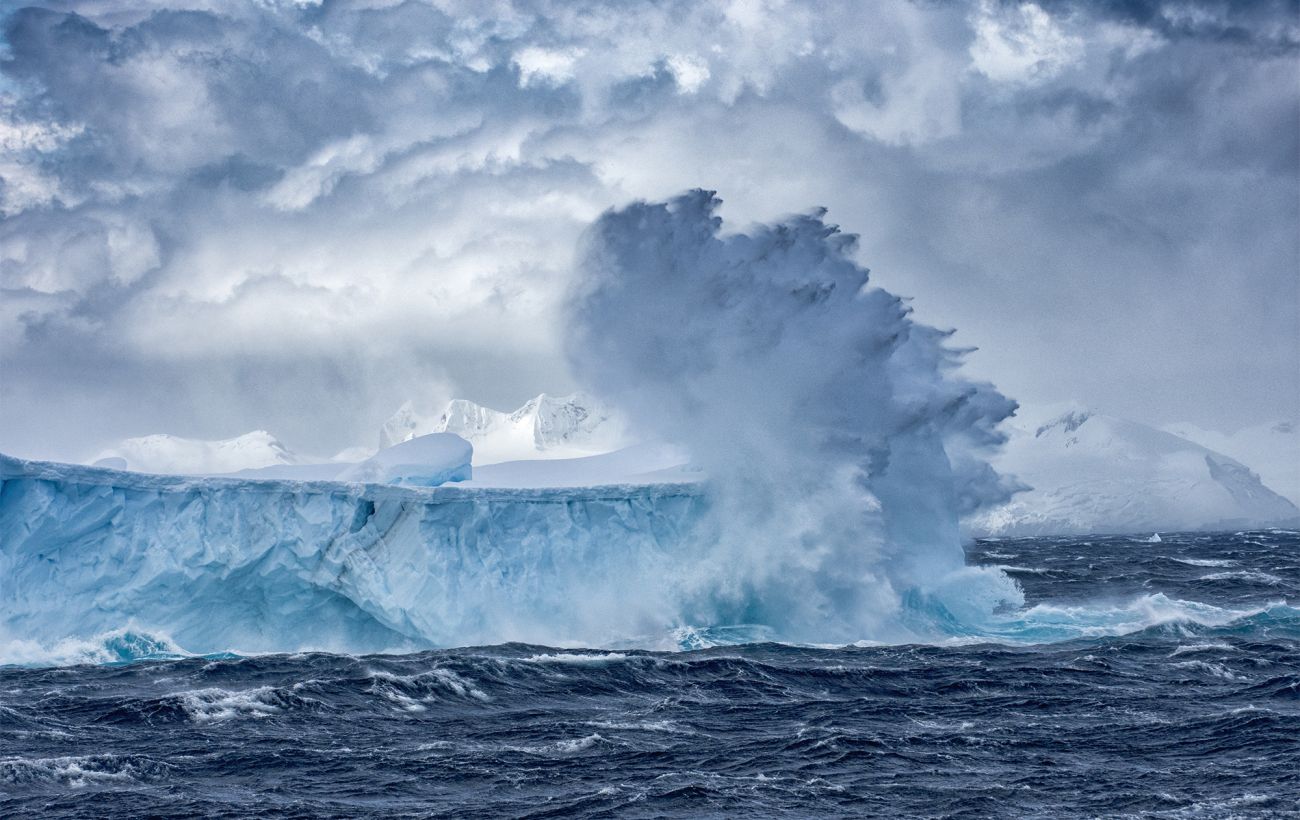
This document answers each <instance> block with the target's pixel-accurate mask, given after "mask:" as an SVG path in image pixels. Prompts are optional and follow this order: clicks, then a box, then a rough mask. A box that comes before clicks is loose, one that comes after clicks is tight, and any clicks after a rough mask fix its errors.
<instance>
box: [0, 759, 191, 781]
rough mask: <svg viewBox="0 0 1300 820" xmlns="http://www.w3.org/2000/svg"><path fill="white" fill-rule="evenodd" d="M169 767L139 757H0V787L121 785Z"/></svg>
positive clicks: (152, 776)
mask: <svg viewBox="0 0 1300 820" xmlns="http://www.w3.org/2000/svg"><path fill="white" fill-rule="evenodd" d="M170 768H171V767H170V766H169V765H168V764H166V763H161V762H159V761H156V760H152V759H150V758H147V757H143V756H141V755H114V754H100V755H74V756H67V757H3V758H0V784H6V783H7V784H10V785H14V786H21V785H24V784H30V783H58V784H61V785H64V786H67V787H69V788H73V789H80V788H85V787H86V786H90V785H99V784H113V785H122V784H129V783H138V782H142V781H147V780H156V779H159V778H162V777H165V776H166V775H167V773H168V770H169V769H170Z"/></svg>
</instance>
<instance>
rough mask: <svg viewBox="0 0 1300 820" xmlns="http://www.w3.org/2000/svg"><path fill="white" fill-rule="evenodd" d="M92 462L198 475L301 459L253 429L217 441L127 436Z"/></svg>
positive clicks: (163, 434) (147, 470)
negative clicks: (240, 434)
mask: <svg viewBox="0 0 1300 820" xmlns="http://www.w3.org/2000/svg"><path fill="white" fill-rule="evenodd" d="M94 461H95V462H96V463H99V464H101V466H105V467H112V468H114V469H122V470H136V471H138V472H142V473H167V474H172V475H182V474H188V475H202V474H206V473H233V472H236V471H238V470H248V469H256V468H259V467H271V466H276V465H285V464H300V463H302V461H303V459H301V458H299V457H298V456H297V455H296V454H294V453H293V452H291V451H290V450H289V448H287V447H285V446H284V445H283V444H282V443H280V441H279V439H277V438H276V437H275V436H273V435H271V434H270V433H268V432H267V431H265V430H254V431H252V432H251V433H245V434H244V435H242V436H236V437H235V438H229V439H221V440H218V441H205V440H202V439H192V438H181V437H180V436H172V435H168V434H166V433H158V434H155V435H150V436H140V437H138V438H128V439H124V440H123V441H121V442H119V443H118V444H117V445H115V446H113V447H110V448H108V449H106V450H104V451H102V452H101V453H100V454H99V455H98V456H96V457H95V459H94Z"/></svg>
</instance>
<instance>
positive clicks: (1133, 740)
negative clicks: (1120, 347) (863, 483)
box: [0, 530, 1300, 818]
mask: <svg viewBox="0 0 1300 820" xmlns="http://www.w3.org/2000/svg"><path fill="white" fill-rule="evenodd" d="M967 560H968V562H969V563H970V564H973V565H979V566H987V567H1001V568H1003V570H1004V571H1005V572H1007V573H1008V574H1010V575H1011V576H1012V577H1014V578H1015V579H1016V580H1017V581H1019V583H1020V585H1021V586H1022V588H1023V590H1024V593H1025V598H1026V607H1027V610H1026V615H1025V617H1024V618H1022V619H1019V620H1016V621H1015V623H1017V624H1020V626H1019V627H1018V628H1008V629H1006V630H1002V631H999V632H996V633H989V634H969V635H961V636H958V637H953V638H951V639H949V640H947V641H945V642H942V643H940V644H938V645H920V644H913V645H872V644H870V643H863V644H862V645H854V646H847V647H809V646H789V645H783V644H775V643H745V644H735V645H715V646H708V644H709V643H716V641H711V640H709V639H708V635H707V633H701V634H696V635H694V636H692V637H691V638H690V639H689V640H686V641H685V643H684V645H701V646H705V647H706V648H701V649H696V650H690V651H677V652H648V651H639V650H634V649H618V650H616V651H610V650H608V649H600V650H595V649H592V650H584V649H573V648H564V649H557V648H553V647H545V646H532V645H521V644H505V645H499V646H487V647H468V648H459V649H448V650H441V651H430V652H421V653H415V654H408V655H373V656H360V657H357V656H347V655H330V654H295V655H264V656H256V657H237V656H209V657H184V658H176V657H169V656H167V655H165V654H157V655H150V654H149V652H147V651H146V652H143V653H141V652H139V651H136V650H138V649H139V646H135V647H134V648H133V647H132V646H130V644H131V642H132V636H130V635H124V636H122V641H123V652H122V657H123V658H130V660H125V661H123V662H117V663H106V664H98V665H76V666H61V667H52V668H33V667H5V668H0V817H5V818H14V817H42V818H44V817H86V818H137V817H294V818H297V817H301V818H321V817H431V816H449V817H701V816H723V817H739V816H744V817H843V816H880V815H889V816H894V817H1008V816H1015V817H1081V816H1084V817H1096V816H1102V817H1152V818H1201V817H1204V818H1223V817H1300V609H1298V608H1297V602H1300V533H1295V532H1287V531H1278V530H1271V531H1256V532H1237V533H1219V534H1204V533H1189V534H1181V535H1171V534H1162V536H1161V538H1160V540H1158V541H1157V540H1156V539H1154V538H1151V537H1150V533H1146V534H1143V535H1141V536H1130V537H1124V536H1108V537H1098V536H1092V537H1068V538H1025V539H1002V540H983V541H978V542H975V543H973V544H971V545H969V546H968V547H967ZM142 640H143V639H142ZM692 642H693V643H692ZM145 648H146V649H147V646H146V647H145Z"/></svg>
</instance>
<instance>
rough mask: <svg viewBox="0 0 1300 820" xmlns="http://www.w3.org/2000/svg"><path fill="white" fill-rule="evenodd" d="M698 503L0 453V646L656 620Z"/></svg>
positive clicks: (553, 631)
mask: <svg viewBox="0 0 1300 820" xmlns="http://www.w3.org/2000/svg"><path fill="white" fill-rule="evenodd" d="M706 505H707V502H706V500H705V498H704V496H703V494H702V493H701V491H700V489H699V487H698V486H696V485H692V484H645V485H624V486H608V487H591V488H582V489H573V488H568V489H563V490H558V489H554V490H548V489H536V490H527V489H503V488H465V487H458V486H455V485H449V486H443V487H432V488H424V487H409V488H408V487H397V486H385V485H376V484H357V483H343V482H300V481H275V480H245V479H238V478H202V479H195V478H183V477H173V476H157V475H143V474H138V473H126V472H119V471H115V470H106V469H98V468H93V467H82V466H74V465H66V464H53V463H48V462H33V461H23V460H19V459H14V458H10V457H6V456H0V579H3V581H2V583H3V590H2V591H0V594H2V596H3V600H4V606H3V609H0V618H2V619H3V620H0V650H3V648H4V647H5V645H6V644H7V645H10V646H13V645H15V644H16V643H23V644H26V645H28V646H30V645H31V644H33V643H34V644H39V645H46V646H49V645H53V644H54V643H56V642H59V641H62V640H65V639H69V638H79V639H85V638H90V637H93V636H95V635H96V634H100V633H105V632H109V631H112V630H117V629H121V628H123V627H126V626H133V627H134V628H136V629H138V630H140V631H142V632H147V633H150V634H164V635H168V636H170V638H171V639H172V640H174V641H175V643H176V644H177V645H179V646H180V647H182V648H184V649H185V650H188V651H192V652H213V651H225V650H231V649H233V650H240V651H293V650H300V649H309V648H317V649H329V650H334V651H380V650H385V649H411V648H418V647H425V646H431V645H447V644H458V645H465V644H472V643H475V642H487V641H501V640H534V641H541V640H545V641H547V642H549V643H552V644H555V643H564V642H566V641H568V642H572V641H579V640H583V641H587V642H598V641H601V640H610V639H612V638H613V637H615V636H627V635H635V634H641V633H649V632H656V631H659V630H663V629H666V628H668V627H669V626H670V625H671V623H670V619H671V617H672V614H671V607H670V606H669V605H668V604H667V597H668V596H669V595H670V594H671V593H670V590H668V589H667V588H661V589H656V588H654V586H653V584H654V581H653V580H652V579H662V580H663V581H664V582H665V583H666V582H667V580H668V579H670V578H671V577H672V573H671V572H670V571H669V569H670V568H671V567H672V566H674V565H675V564H679V563H680V562H681V561H682V558H683V555H684V553H685V552H687V551H689V550H690V543H691V540H692V534H693V530H694V529H695V528H696V526H697V525H698V524H699V522H700V521H701V520H703V516H702V512H703V510H704V509H705V507H706ZM629 592H634V593H635V594H629ZM4 660H5V658H0V662H4Z"/></svg>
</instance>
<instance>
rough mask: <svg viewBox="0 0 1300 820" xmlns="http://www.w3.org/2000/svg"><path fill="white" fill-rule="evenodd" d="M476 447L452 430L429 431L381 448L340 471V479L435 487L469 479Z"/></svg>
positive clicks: (367, 482) (368, 482) (366, 482)
mask: <svg viewBox="0 0 1300 820" xmlns="http://www.w3.org/2000/svg"><path fill="white" fill-rule="evenodd" d="M473 455H474V447H473V445H471V444H470V443H469V442H468V441H466V440H465V439H463V438H461V437H460V436H458V435H455V434H453V433H430V434H429V435H427V436H417V437H416V438H413V439H411V440H409V441H404V442H402V443H401V444H396V445H394V446H392V447H388V448H386V449H383V450H380V451H379V452H378V453H375V454H374V455H373V456H371V457H370V458H368V459H366V460H365V461H363V462H361V463H360V464H355V465H353V466H351V467H349V468H348V469H346V470H344V471H342V472H341V473H339V476H338V480H339V481H355V482H360V483H365V484H413V485H416V486H421V487H436V486H438V485H439V484H445V483H446V482H448V481H468V480H469V479H470V477H471V475H472V470H471V467H470V461H471V459H472V458H473Z"/></svg>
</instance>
